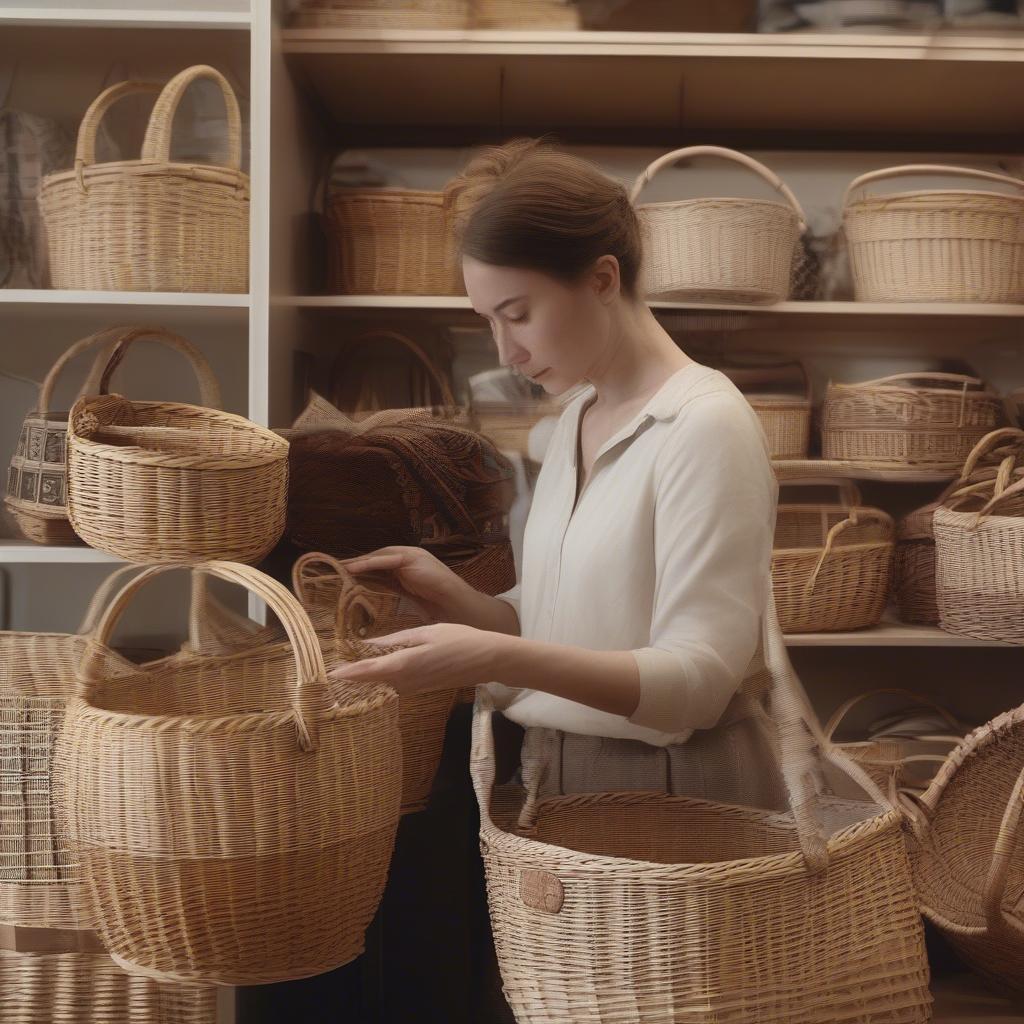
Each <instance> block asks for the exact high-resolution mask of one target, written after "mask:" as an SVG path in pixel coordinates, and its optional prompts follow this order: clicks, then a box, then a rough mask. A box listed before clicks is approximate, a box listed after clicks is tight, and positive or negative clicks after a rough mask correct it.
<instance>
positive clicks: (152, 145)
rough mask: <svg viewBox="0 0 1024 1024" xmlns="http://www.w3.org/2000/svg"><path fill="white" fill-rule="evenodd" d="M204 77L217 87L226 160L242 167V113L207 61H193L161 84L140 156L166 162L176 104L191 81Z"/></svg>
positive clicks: (228, 86)
mask: <svg viewBox="0 0 1024 1024" xmlns="http://www.w3.org/2000/svg"><path fill="white" fill-rule="evenodd" d="M202 78H208V79H210V80H211V81H213V82H216V84H217V85H218V86H219V87H220V91H221V95H222V96H223V97H224V107H225V110H226V111H227V120H228V162H227V166H228V167H230V168H231V170H233V171H239V170H241V169H242V115H241V113H240V112H239V110H238V100H237V98H236V97H235V91H234V89H232V88H231V84H230V83H229V82H228V80H227V79H226V78H225V77H224V76H223V75H222V74H221V73H220V72H219V71H218V70H217V69H216V68H211V67H210V65H209V64H196V65H195V66H193V67H190V68H185V70H184V71H179V72H178V74H176V75H175V76H174V77H173V78H172V79H171V80H170V81H169V82H168V83H167V84H166V85H165V86H164V88H163V91H162V92H161V93H160V95H159V96H158V97H157V101H156V103H155V104H154V106H153V112H152V113H151V114H150V115H149V124H148V125H147V126H146V137H145V138H144V139H143V140H142V159H143V160H145V161H148V162H154V163H168V162H169V160H170V156H171V132H172V129H173V127H174V115H175V113H176V112H177V110H178V104H180V103H181V98H182V96H184V94H185V90H186V89H188V87H189V86H190V85H192V83H193V82H198V81H199V80H200V79H202Z"/></svg>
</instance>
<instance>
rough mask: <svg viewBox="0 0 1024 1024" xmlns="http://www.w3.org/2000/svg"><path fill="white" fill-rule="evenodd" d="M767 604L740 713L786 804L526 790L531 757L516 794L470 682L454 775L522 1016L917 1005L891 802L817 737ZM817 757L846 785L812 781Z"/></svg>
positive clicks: (908, 911) (687, 1014)
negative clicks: (760, 671)
mask: <svg viewBox="0 0 1024 1024" xmlns="http://www.w3.org/2000/svg"><path fill="white" fill-rule="evenodd" d="M765 619H766V626H765V631H766V637H765V644H764V650H765V659H766V663H767V665H768V667H769V670H770V671H771V692H770V694H769V699H768V701H767V703H768V705H769V707H770V712H769V711H767V710H766V709H765V707H764V706H763V704H762V705H761V708H760V710H761V715H760V717H759V718H758V719H755V721H758V722H759V724H760V725H761V728H763V729H764V730H765V732H766V734H767V735H768V737H770V740H771V742H770V745H769V748H770V749H772V750H773V751H778V752H779V761H778V763H779V767H780V768H781V772H782V775H783V777H784V778H785V780H786V783H787V789H788V791H789V793H790V794H791V795H790V798H789V799H790V804H791V807H792V810H786V811H768V810H759V809H755V808H750V807H739V806H732V805H727V804H722V803H717V802H714V801H710V800H704V799H696V798H690V797H684V796H668V795H664V794H660V793H589V794H584V795H564V796H555V797H545V798H542V799H538V798H537V797H536V792H535V789H536V780H537V778H538V777H539V776H540V775H541V774H542V773H543V772H544V770H545V767H546V766H545V765H535V764H530V763H524V766H523V770H524V778H526V779H527V781H528V788H527V790H526V791H525V792H524V791H523V790H522V787H519V786H516V785H513V786H502V787H497V788H496V787H495V786H494V781H495V761H494V737H493V735H492V717H493V705H492V702H491V698H490V696H489V695H488V694H487V693H486V691H485V690H484V689H483V688H481V690H480V696H479V697H478V698H477V705H476V712H475V715H474V723H473V749H472V760H471V771H472V775H473V782H474V786H475V789H476V793H477V800H478V802H479V805H480V817H481V828H480V834H481V849H482V852H483V857H484V865H485V868H486V876H487V893H488V902H489V906H490V913H491V921H492V925H493V929H494V935H495V947H496V950H497V955H498V961H499V964H500V967H501V975H502V980H503V982H504V991H505V994H506V996H507V998H508V1000H509V1004H510V1006H511V1008H512V1011H513V1012H514V1014H515V1018H516V1020H517V1021H519V1022H520V1024H565V1022H566V1021H568V1020H571V1021H572V1022H573V1024H676V1022H678V1021H680V1020H683V1019H685V1020H686V1021H687V1022H688V1024H691V1022H692V1024H712V1022H714V1024H720V1022H723V1021H730V1022H736V1024H740V1022H742V1021H755V1020H756V1021H758V1022H759V1024H773V1022H779V1024H782V1022H786V1024H792V1022H793V1021H794V1020H798V1019H800V1018H804V1017H806V1019H807V1020H814V1021H829V1022H834V1024H853V1022H857V1024H863V1022H872V1021H873V1022H878V1024H881V1022H883V1021H892V1020H896V1019H898V1020H903V1021H908V1022H911V1021H913V1022H921V1024H923V1022H925V1021H927V1020H928V1019H929V1009H930V1003H931V996H930V995H929V992H928V966H927V960H926V956H925V949H924V942H923V936H922V933H921V920H920V916H919V914H918V911H917V906H916V903H915V900H914V893H913V887H912V884H911V878H910V869H909V864H908V863H907V854H906V849H905V847H904V845H903V840H902V837H901V834H900V818H899V815H898V813H897V812H896V811H895V809H894V808H893V807H892V805H891V804H889V803H888V801H887V800H886V798H885V796H884V794H883V793H882V792H881V791H880V790H879V789H878V787H877V786H875V785H874V783H872V782H871V780H870V778H869V777H868V776H867V775H866V774H865V773H864V772H863V770H862V769H860V768H858V767H857V766H856V765H855V764H854V763H853V762H851V761H850V760H849V758H847V757H845V755H843V754H842V752H841V751H839V750H837V749H836V748H835V747H833V745H832V744H830V743H828V742H827V741H826V740H825V739H824V737H823V736H822V735H821V733H820V727H819V726H818V725H817V723H816V720H815V719H814V712H813V711H812V710H811V709H810V705H809V702H808V699H807V696H806V693H804V692H803V690H802V687H801V686H800V684H799V681H798V680H797V679H796V677H795V674H794V672H793V669H792V666H791V665H790V664H789V661H788V658H787V657H786V653H785V649H784V645H783V640H782V637H781V635H779V629H778V624H777V622H776V621H775V616H774V613H773V612H772V610H771V605H770V604H769V611H768V613H767V614H766V616H765ZM826 765H828V766H831V767H834V768H835V769H837V771H838V772H839V773H840V774H841V775H842V776H843V777H844V778H846V779H847V780H848V781H849V782H851V784H856V785H857V786H858V787H859V789H860V790H861V791H862V793H861V797H862V798H861V799H860V800H842V799H839V798H836V797H835V796H834V794H833V793H832V792H831V791H829V790H827V788H826V786H825V785H824V784H823V777H824V771H823V769H824V767H825V766H826ZM531 787H532V788H531ZM864 793H866V794H868V798H867V799H865V798H864V797H863V794H864ZM797 894H798V895H797ZM809 949H814V950H815V955H814V956H810V957H809V956H808V952H807V951H808V950H809ZM769 963H770V965H771V967H770V969H769V970H767V971H761V970H752V969H751V965H752V964H753V965H757V964H769Z"/></svg>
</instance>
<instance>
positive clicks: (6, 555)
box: [0, 538, 123, 565]
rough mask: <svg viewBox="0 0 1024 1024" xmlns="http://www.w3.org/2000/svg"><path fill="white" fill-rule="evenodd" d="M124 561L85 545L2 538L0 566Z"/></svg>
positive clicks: (0, 543)
mask: <svg viewBox="0 0 1024 1024" xmlns="http://www.w3.org/2000/svg"><path fill="white" fill-rule="evenodd" d="M120 561H123V559H120V558H116V557H115V556H114V555H108V554H107V553H106V552H105V551H97V550H96V549H95V548H90V547H86V546H85V545H84V544H82V545H80V546H78V545H76V546H70V547H57V546H49V545H46V544H33V543H32V541H29V540H18V539H15V538H0V565H4V564H9V563H14V562H19V563H34V564H40V565H41V564H49V565H54V564H56V565H67V564H77V563H95V562H120Z"/></svg>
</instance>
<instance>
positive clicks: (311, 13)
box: [292, 0, 470, 29]
mask: <svg viewBox="0 0 1024 1024" xmlns="http://www.w3.org/2000/svg"><path fill="white" fill-rule="evenodd" d="M469 4H470V0H377V2H376V3H374V2H372V0H300V3H299V7H298V10H297V11H296V12H295V14H294V15H293V17H292V25H293V27H295V28H351V29H452V28H455V29H460V28H466V27H467V25H468V24H469Z"/></svg>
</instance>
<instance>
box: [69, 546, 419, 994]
mask: <svg viewBox="0 0 1024 1024" xmlns="http://www.w3.org/2000/svg"><path fill="white" fill-rule="evenodd" d="M197 569H198V571H201V572H205V573H209V574H211V575H213V576H217V577H220V578H222V579H226V580H228V581H230V582H235V583H239V584H241V585H243V586H246V587H248V588H249V589H250V590H251V591H252V592H253V593H255V594H256V595H257V596H258V597H261V598H262V599H263V600H265V601H266V602H267V604H268V606H269V607H270V608H271V609H272V610H273V611H274V613H275V614H276V615H277V617H278V619H279V620H280V621H281V624H282V625H283V627H284V629H285V630H286V632H287V634H288V638H289V642H287V643H282V644H270V645H262V646H259V647H257V648H255V649H253V650H252V651H250V652H243V653H240V654H236V655H230V656H226V657H199V656H196V657H190V658H184V659H172V660H170V661H169V662H164V663H161V664H159V665H158V666H157V667H156V668H155V669H152V670H150V671H136V672H135V674H134V675H133V676H132V677H130V678H124V677H121V678H111V677H110V676H109V675H108V674H107V673H105V672H104V671H103V670H102V659H103V658H105V657H108V656H109V652H108V649H107V648H106V646H105V644H106V643H107V640H108V638H109V636H110V632H111V630H112V628H113V626H114V623H115V622H116V621H117V619H118V617H119V616H120V614H121V612H122V610H123V609H124V607H125V606H126V605H127V604H128V602H129V601H130V600H131V598H132V596H133V595H134V593H135V592H136V591H137V590H138V589H139V587H140V586H141V585H142V584H143V583H145V582H146V581H147V580H150V579H152V578H153V577H154V576H156V575H159V574H160V573H161V572H163V571H166V570H164V569H160V568H150V569H146V570H143V572H142V573H141V574H140V575H139V576H138V577H136V579H134V580H132V581H131V582H130V583H129V584H128V585H127V586H126V587H124V589H123V590H122V591H121V592H120V593H119V594H118V595H117V597H115V598H114V600H113V602H112V603H111V605H110V607H109V608H108V609H107V610H106V612H105V613H104V615H103V617H102V619H101V621H100V623H99V625H98V627H97V630H96V641H95V643H93V644H92V645H91V648H90V653H89V655H88V656H87V657H86V659H85V660H84V661H83V664H82V667H81V669H80V673H79V682H78V695H77V696H76V697H75V698H73V699H72V700H70V701H69V702H68V706H67V716H66V719H65V724H64V728H63V731H62V732H61V735H60V737H59V739H58V744H57V753H56V762H55V763H56V768H57V781H58V791H59V793H60V802H59V805H60V807H61V810H62V813H63V815H64V816H65V817H66V821H65V827H66V830H67V836H68V840H69V845H70V847H71V849H72V850H73V851H74V853H75V855H76V856H77V857H79V859H80V860H81V863H82V865H83V869H84V877H85V879H86V888H87V896H88V899H89V903H90V907H91V910H92V913H93V914H94V916H95V917H96V919H97V927H98V930H99V932H100V934H101V936H102V938H103V941H104V944H105V945H106V947H107V949H108V950H109V951H110V952H111V954H112V955H113V956H114V958H115V960H116V961H117V962H118V963H119V964H121V965H122V966H124V967H126V968H128V969H130V970H133V971H135V972H137V973H142V974H145V975H147V976H149V977H154V978H158V979H163V980H181V981H190V982H208V983H215V984H224V985H247V984H259V983H264V982H273V981H283V980H287V979H292V978H300V977H307V976H310V975H313V974H320V973H322V972H324V971H328V970H331V969H332V968H335V967H338V966H340V965H341V964H344V963H347V962H348V961H350V960H351V959H353V958H354V957H355V956H357V955H358V954H359V953H360V952H361V951H362V948H363V933H364V930H365V928H366V926H367V925H368V924H369V922H370V920H371V919H372V917H373V915H374V913H375V912H376V909H377V904H378V901H379V899H380V895H381V892H382V890H383V885H384V881H385V877H386V874H387V868H388V863H389V860H390V855H391V848H392V844H393V842H394V835H395V829H396V827H397V822H398V810H399V799H400V791H401V783H400V769H399V765H400V760H399V759H400V746H399V743H400V740H399V734H398V723H397V712H398V708H397V703H398V702H397V697H396V696H395V694H394V692H393V691H391V690H389V689H387V688H385V687H378V688H376V689H375V690H374V691H373V692H372V693H371V692H368V691H367V690H366V689H365V688H362V689H360V688H348V689H344V690H343V689H342V688H340V687H335V688H334V690H333V692H331V691H329V690H328V687H327V680H326V669H325V667H324V662H323V658H322V656H321V654H320V648H319V645H318V643H317V639H316V634H315V633H314V631H313V628H312V625H311V624H310V621H309V618H308V616H307V615H306V614H305V612H304V611H303V610H302V608H301V606H300V605H299V604H298V602H297V601H296V600H295V598H294V597H293V596H292V595H291V594H290V593H289V592H288V591H287V590H286V589H285V588H284V587H282V586H281V585H280V584H279V583H276V582H275V581H273V580H271V579H270V578H269V577H267V576H264V575H263V574H262V573H259V572H257V571H256V570H255V569H251V568H249V567H247V566H242V565H235V564H232V563H228V562H209V563H204V564H202V565H200V566H198V567H197Z"/></svg>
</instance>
